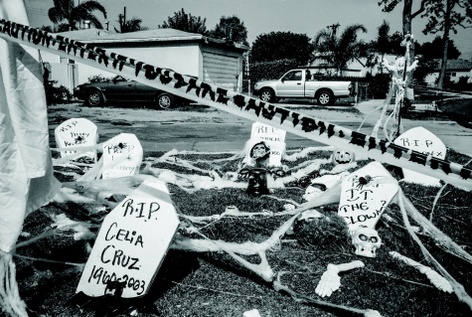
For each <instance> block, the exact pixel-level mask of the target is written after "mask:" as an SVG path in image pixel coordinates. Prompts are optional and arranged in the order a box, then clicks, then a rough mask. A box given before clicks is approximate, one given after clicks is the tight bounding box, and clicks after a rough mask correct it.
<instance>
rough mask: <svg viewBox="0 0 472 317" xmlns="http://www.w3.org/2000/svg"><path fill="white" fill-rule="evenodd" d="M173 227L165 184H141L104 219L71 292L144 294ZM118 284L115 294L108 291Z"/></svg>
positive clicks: (174, 215)
mask: <svg viewBox="0 0 472 317" xmlns="http://www.w3.org/2000/svg"><path fill="white" fill-rule="evenodd" d="M178 225H179V219H178V216H177V212H176V210H175V207H174V205H173V204H172V201H171V198H170V195H169V191H168V188H167V186H166V184H165V183H164V182H162V181H160V180H158V179H156V178H152V179H148V180H146V181H144V182H143V183H142V184H141V185H140V186H139V187H138V188H136V189H135V190H134V191H133V192H131V194H130V195H129V196H128V197H126V198H125V199H124V200H123V201H122V202H120V203H119V204H118V206H117V207H115V209H113V210H112V211H111V212H110V213H109V214H108V215H107V216H106V217H105V219H104V221H103V223H102V225H101V228H100V231H99V233H98V236H97V239H96V240H95V244H94V246H93V249H92V252H91V253H90V256H89V258H88V260H87V263H86V264H85V268H84V270H83V272H82V276H81V278H80V281H79V284H78V287H77V293H79V292H83V293H84V294H85V295H87V296H91V297H99V296H104V295H110V294H111V295H112V296H115V297H123V298H134V297H140V296H142V295H144V294H146V293H147V292H148V290H149V287H150V286H151V283H152V281H153V279H154V276H155V275H156V273H157V271H158V269H159V266H160V265H161V263H162V261H163V259H164V257H165V255H166V253H167V250H168V248H169V244H170V243H171V241H172V239H173V237H174V234H175V232H176V230H177V227H178ZM117 286H119V293H118V294H117V293H113V292H115V291H116V288H117Z"/></svg>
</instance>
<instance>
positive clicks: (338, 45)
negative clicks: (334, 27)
mask: <svg viewBox="0 0 472 317" xmlns="http://www.w3.org/2000/svg"><path fill="white" fill-rule="evenodd" d="M359 31H362V32H364V33H366V32H367V29H366V28H365V27H364V26H363V25H362V24H353V25H350V26H348V27H346V29H345V30H344V31H343V32H342V33H341V35H339V37H338V36H336V34H335V33H334V32H330V31H328V30H326V29H323V30H321V31H320V32H318V34H317V35H316V37H315V52H316V56H315V59H320V60H324V61H326V62H327V63H329V64H332V65H333V66H335V67H336V69H337V73H338V75H342V70H343V69H344V68H346V66H347V63H348V62H350V61H352V60H354V59H355V58H359V57H365V56H367V44H366V43H365V42H364V41H362V40H358V39H357V33H358V32H359Z"/></svg>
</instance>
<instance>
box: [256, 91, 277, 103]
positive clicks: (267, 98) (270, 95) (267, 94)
mask: <svg viewBox="0 0 472 317" xmlns="http://www.w3.org/2000/svg"><path fill="white" fill-rule="evenodd" d="M259 98H260V99H261V100H262V101H264V102H275V101H276V98H275V94H274V92H273V91H272V89H268V88H264V89H262V90H261V92H260V93H259Z"/></svg>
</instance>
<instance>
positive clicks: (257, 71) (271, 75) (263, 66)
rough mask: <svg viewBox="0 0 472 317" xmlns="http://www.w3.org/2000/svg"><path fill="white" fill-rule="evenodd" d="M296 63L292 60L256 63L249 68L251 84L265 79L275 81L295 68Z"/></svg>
mask: <svg viewBox="0 0 472 317" xmlns="http://www.w3.org/2000/svg"><path fill="white" fill-rule="evenodd" d="M298 66H299V65H298V62H297V61H296V60H293V59H281V60H276V61H271V62H257V63H254V64H251V66H250V68H249V79H251V84H252V85H254V84H255V83H256V82H258V81H260V80H265V79H276V78H279V77H281V76H282V75H283V74H284V73H285V72H287V71H289V70H290V69H292V68H297V67H298Z"/></svg>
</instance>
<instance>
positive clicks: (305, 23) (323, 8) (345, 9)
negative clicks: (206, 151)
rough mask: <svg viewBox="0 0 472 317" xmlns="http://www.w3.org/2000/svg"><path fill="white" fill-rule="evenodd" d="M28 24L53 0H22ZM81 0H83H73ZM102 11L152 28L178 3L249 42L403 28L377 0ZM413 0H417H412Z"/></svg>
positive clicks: (471, 50) (417, 30)
mask: <svg viewBox="0 0 472 317" xmlns="http://www.w3.org/2000/svg"><path fill="white" fill-rule="evenodd" d="M24 1H25V4H26V9H27V13H28V17H29V20H30V26H33V27H41V26H43V25H50V26H52V22H51V21H50V20H49V18H48V15H47V11H48V9H49V8H51V7H53V0H24ZM76 1H82V2H83V1H85V0H76ZM97 1H98V2H100V3H101V4H102V5H103V6H104V7H105V9H106V10H107V19H105V18H104V17H103V15H102V13H101V12H99V11H95V14H96V16H97V17H98V18H99V19H100V20H101V21H102V24H103V25H104V26H105V21H106V20H108V21H109V23H110V30H114V28H113V27H117V28H118V22H117V20H118V15H119V14H120V13H121V14H123V13H124V11H125V7H126V17H127V19H130V18H133V17H136V18H140V19H141V20H142V21H143V22H142V23H141V26H146V27H148V28H150V29H154V28H157V27H158V26H159V25H161V24H162V23H163V22H164V21H167V19H168V17H171V16H173V15H174V13H175V12H178V11H180V10H181V9H182V8H183V9H184V10H185V12H186V13H189V14H191V15H193V16H197V17H198V16H199V17H201V18H202V19H206V23H205V24H206V27H207V29H208V30H211V29H213V28H214V27H215V26H216V25H217V24H218V23H219V21H220V18H221V17H222V16H226V17H228V16H234V15H235V16H237V17H239V19H240V20H241V21H242V22H243V23H244V26H245V27H246V29H247V31H248V42H249V43H250V44H252V43H253V42H254V40H255V39H256V38H257V36H259V35H261V34H267V33H270V32H272V31H274V32H277V31H282V32H293V33H300V34H306V35H307V36H308V37H309V38H314V37H315V35H316V34H317V33H318V32H319V31H320V30H322V29H324V28H326V27H327V26H329V25H332V24H336V23H339V24H340V29H339V31H342V30H343V29H344V28H345V27H347V26H349V25H352V24H359V23H360V24H363V25H364V26H365V27H366V28H367V31H368V32H367V33H366V34H361V33H360V34H359V37H360V38H362V39H364V40H365V41H370V40H373V39H375V37H376V36H377V28H378V27H379V26H380V25H381V24H382V21H383V20H386V21H387V22H388V23H389V25H390V34H392V33H394V32H396V31H401V30H402V18H401V15H402V7H403V5H402V4H399V5H397V8H395V10H394V11H393V12H391V13H384V12H382V10H381V7H379V6H378V5H377V3H378V0H97ZM415 2H418V1H415ZM425 23H426V20H425V19H420V18H419V17H417V18H416V19H414V20H413V30H412V33H413V36H414V37H415V39H416V40H417V41H418V42H419V43H423V42H428V41H432V40H433V39H434V37H435V35H429V36H424V35H423V34H422V32H421V31H422V30H423V27H424V24H425ZM450 38H451V39H453V40H454V43H455V45H456V47H457V48H458V49H459V51H461V52H462V53H463V54H462V55H461V56H460V57H461V58H465V59H469V60H472V28H469V29H465V30H462V29H461V30H460V31H459V32H458V34H451V36H450Z"/></svg>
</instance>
